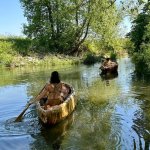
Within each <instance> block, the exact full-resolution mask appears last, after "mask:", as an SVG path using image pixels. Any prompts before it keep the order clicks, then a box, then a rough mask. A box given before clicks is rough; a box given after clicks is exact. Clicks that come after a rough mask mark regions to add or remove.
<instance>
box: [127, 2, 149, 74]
mask: <svg viewBox="0 0 150 150" xmlns="http://www.w3.org/2000/svg"><path fill="white" fill-rule="evenodd" d="M129 37H130V38H131V41H132V42H133V44H134V48H132V49H131V50H130V54H131V56H133V60H134V62H135V64H136V70H137V72H139V73H143V72H150V2H147V3H146V4H145V6H144V8H143V11H142V12H141V13H140V14H139V15H138V16H137V18H136V19H135V20H134V21H133V26H132V30H131V32H130V34H129Z"/></svg>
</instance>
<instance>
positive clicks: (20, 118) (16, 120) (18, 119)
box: [14, 103, 31, 122]
mask: <svg viewBox="0 0 150 150" xmlns="http://www.w3.org/2000/svg"><path fill="white" fill-rule="evenodd" d="M30 105H31V103H29V104H28V105H27V106H26V107H25V109H24V110H23V111H22V112H21V113H20V115H19V116H18V117H17V118H16V119H15V121H14V122H21V120H22V116H23V115H24V113H25V112H26V110H27V109H28V108H29V106H30Z"/></svg>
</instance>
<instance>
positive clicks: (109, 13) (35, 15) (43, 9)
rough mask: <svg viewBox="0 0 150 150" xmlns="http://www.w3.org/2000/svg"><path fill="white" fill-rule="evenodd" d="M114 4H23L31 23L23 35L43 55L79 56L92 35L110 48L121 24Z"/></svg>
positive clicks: (43, 0) (84, 0) (38, 0)
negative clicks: (53, 53)
mask: <svg viewBox="0 0 150 150" xmlns="http://www.w3.org/2000/svg"><path fill="white" fill-rule="evenodd" d="M115 1H116V0H111V1H107V0H96V1H94V0H20V2H21V4H22V6H23V8H24V15H25V17H27V21H28V24H26V25H24V33H25V34H26V35H27V36H28V37H30V38H32V39H33V40H32V41H33V42H34V44H35V45H36V47H37V48H39V50H40V51H41V50H42V52H43V51H52V52H53V51H54V52H61V53H64V52H65V53H68V54H79V53H80V47H81V45H82V44H83V42H84V41H85V39H86V38H87V36H88V35H89V33H90V34H92V35H94V34H95V33H96V35H97V36H99V37H101V41H102V43H103V39H105V43H106V44H105V45H108V47H109V48H110V47H111V46H110V45H112V44H110V43H113V42H111V40H112V41H113V38H114V35H115V33H116V32H115V31H116V26H117V25H118V22H119V16H118V13H116V12H115V11H116V10H117V9H116V7H115ZM89 31H90V32H89ZM108 39H109V40H108ZM107 40H108V41H107Z"/></svg>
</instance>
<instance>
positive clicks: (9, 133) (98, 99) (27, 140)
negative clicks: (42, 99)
mask: <svg viewBox="0 0 150 150" xmlns="http://www.w3.org/2000/svg"><path fill="white" fill-rule="evenodd" d="M118 62H119V69H118V75H116V76H109V77H107V78H106V77H103V76H100V70H99V65H100V64H95V65H91V66H85V65H78V66H71V67H65V66H63V67H61V68H35V67H33V68H20V69H19V68H17V69H13V70H10V69H0V114H1V115H0V147H1V148H0V149H1V150H13V149H15V150H50V149H63V150H105V149H106V150H112V149H118V150H120V149H121V150H133V149H137V150H138V149H140V150H142V149H143V150H144V149H145V150H149V149H150V124H149V122H150V109H149V108H150V93H149V89H150V82H148V81H145V80H144V78H143V79H140V80H139V79H138V78H136V76H135V75H134V65H133V64H132V63H131V61H130V59H129V58H122V59H120V60H118ZM54 70H57V71H59V73H60V75H61V79H62V80H63V81H64V82H68V83H69V84H71V85H72V86H73V87H74V88H75V92H76V97H77V99H78V104H77V107H76V110H75V111H74V112H73V114H72V115H71V116H69V117H68V118H67V119H65V120H64V121H62V122H61V123H60V124H58V125H56V126H53V127H50V128H44V127H42V125H41V124H40V122H39V120H38V117H37V114H36V109H35V106H31V107H30V108H29V109H28V110H27V112H26V114H25V116H24V118H23V120H22V122H18V123H14V122H13V120H14V119H15V117H16V116H17V115H18V114H19V113H20V112H21V111H22V110H23V109H24V107H25V105H26V103H27V102H28V101H29V100H30V99H31V98H33V97H35V96H36V95H37V94H38V92H39V91H40V90H41V89H42V88H43V86H44V84H45V82H48V80H49V76H50V74H51V72H52V71H54Z"/></svg>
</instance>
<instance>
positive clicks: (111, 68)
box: [100, 61, 118, 74]
mask: <svg viewBox="0 0 150 150" xmlns="http://www.w3.org/2000/svg"><path fill="white" fill-rule="evenodd" d="M100 69H101V71H102V72H101V74H107V73H117V72H118V63H117V62H115V61H111V63H110V64H109V65H101V66H100Z"/></svg>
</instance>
